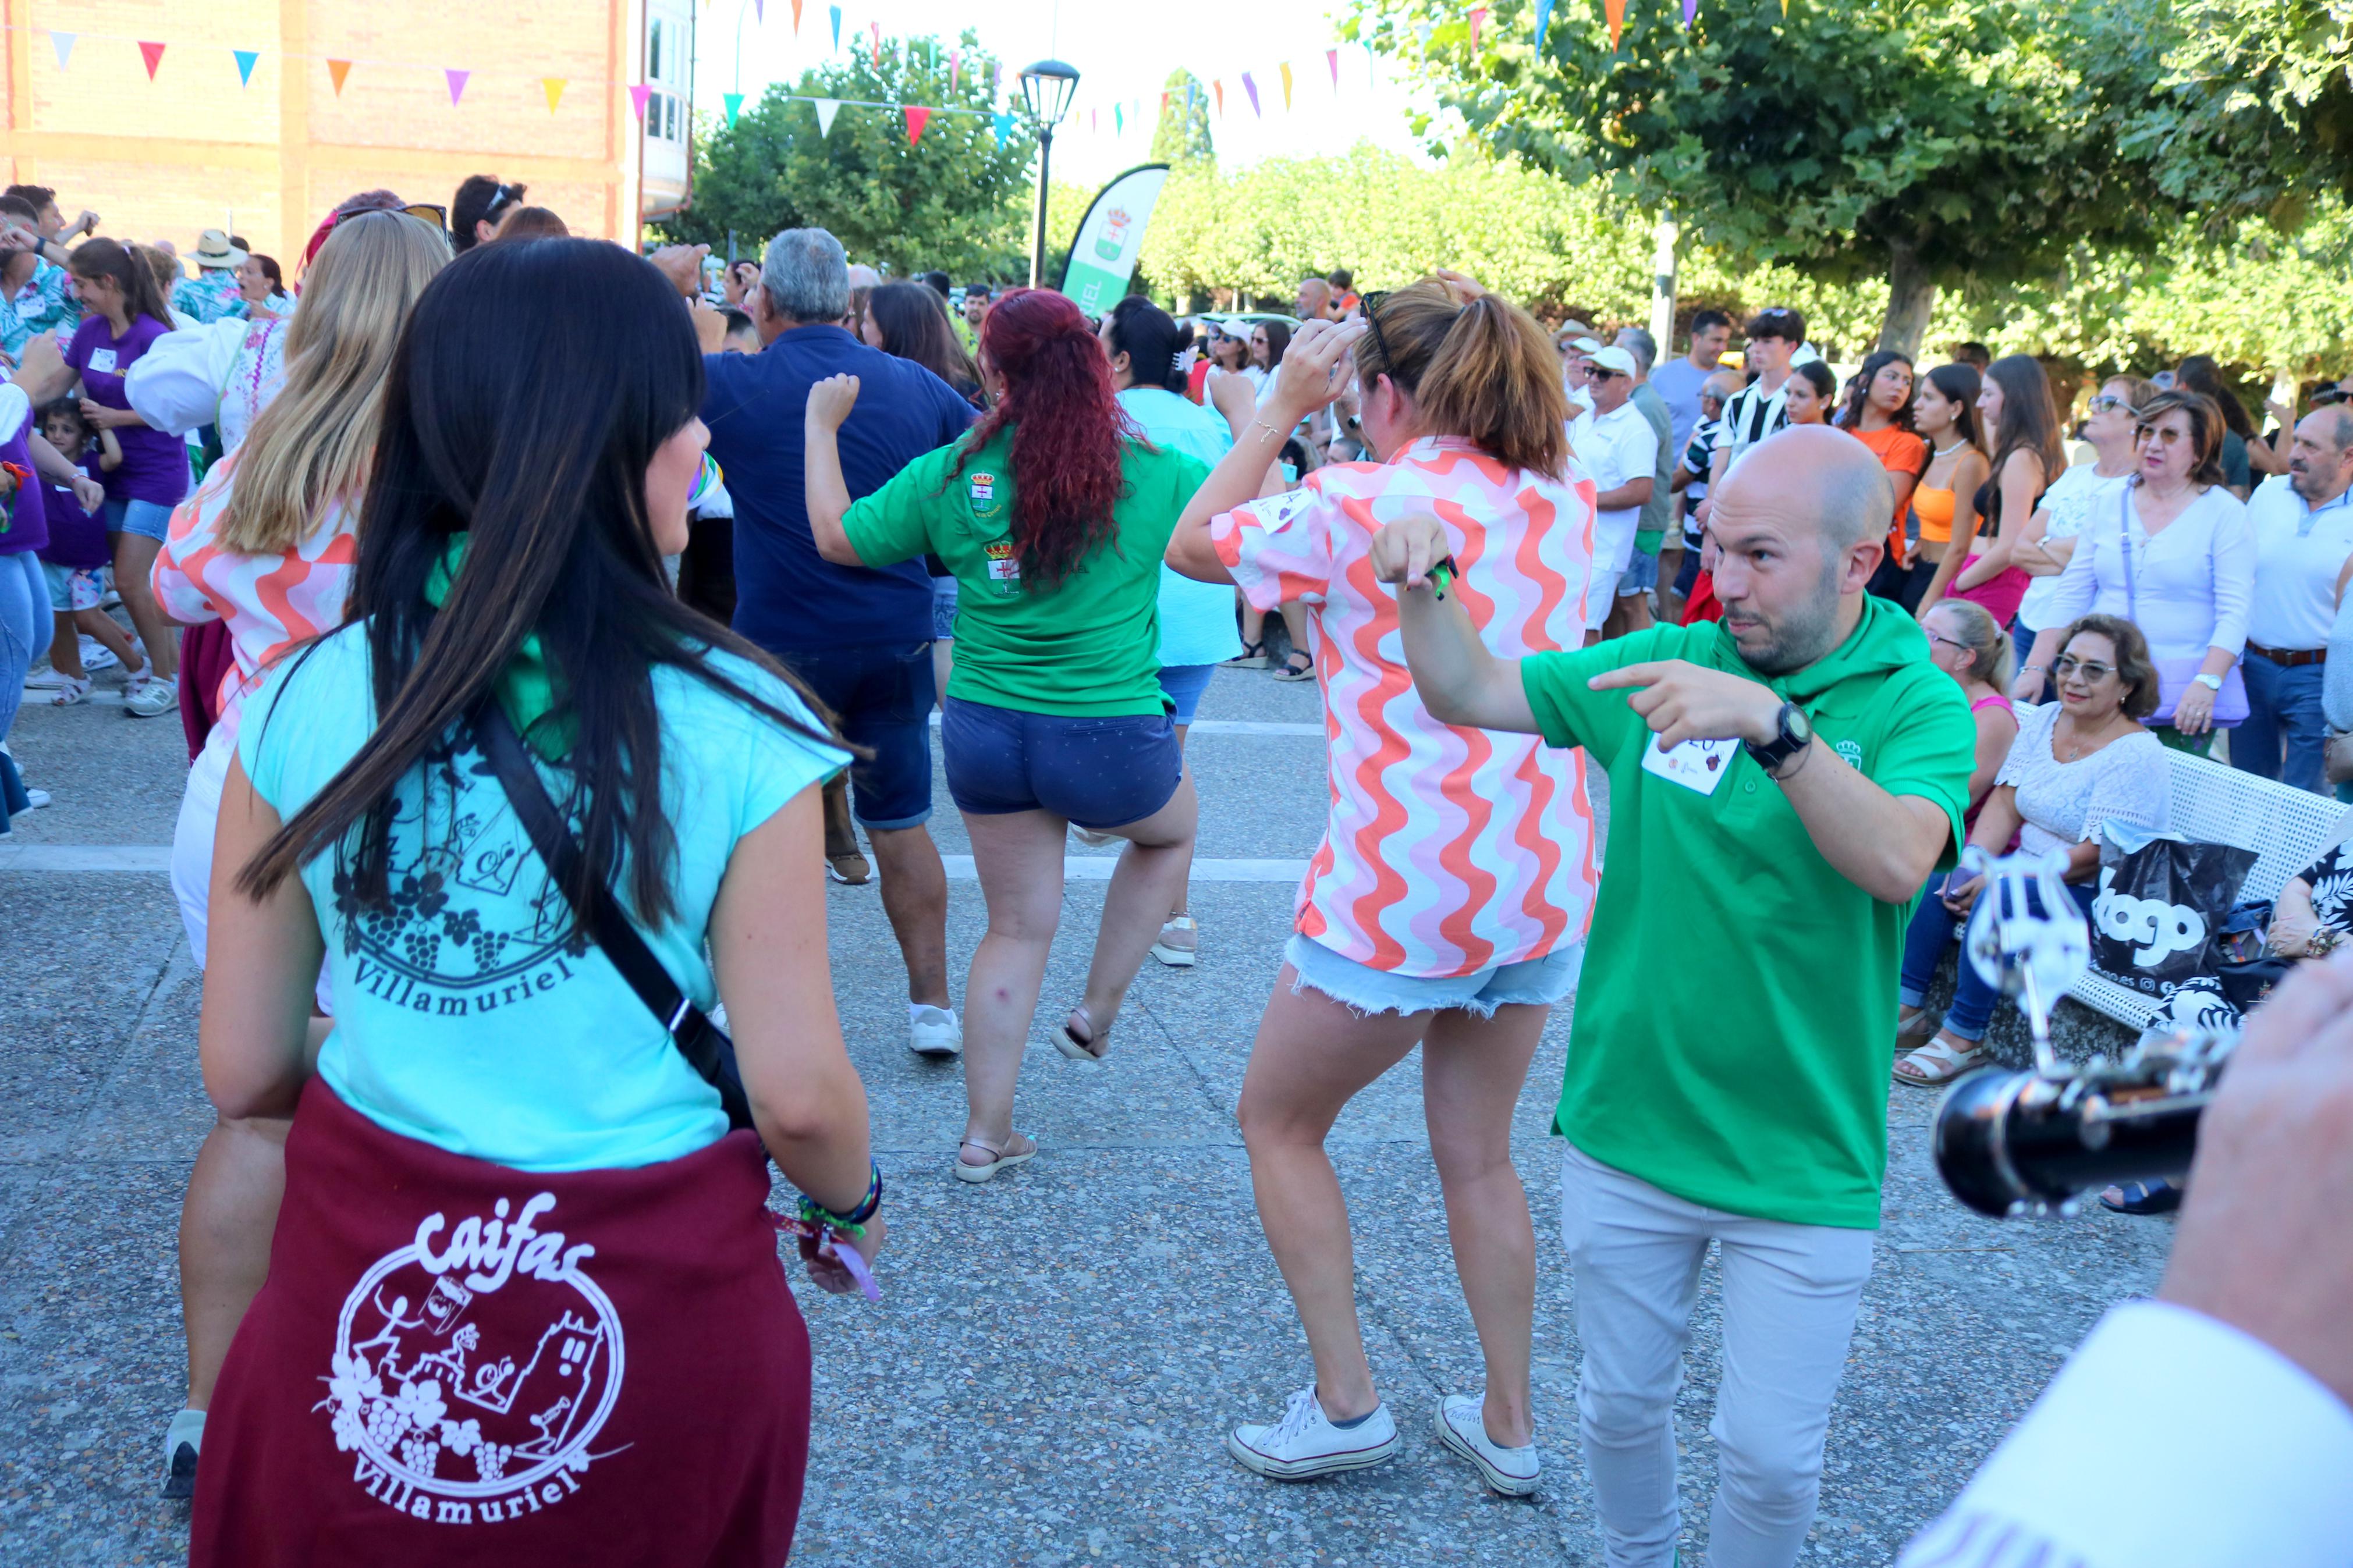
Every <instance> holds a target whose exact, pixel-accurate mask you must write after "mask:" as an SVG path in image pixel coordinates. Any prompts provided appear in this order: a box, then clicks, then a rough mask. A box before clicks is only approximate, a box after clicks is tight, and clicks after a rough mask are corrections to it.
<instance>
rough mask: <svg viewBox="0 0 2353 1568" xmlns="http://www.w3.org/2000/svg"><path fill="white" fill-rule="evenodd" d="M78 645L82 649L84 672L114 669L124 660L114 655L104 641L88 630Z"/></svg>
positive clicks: (82, 635)
mask: <svg viewBox="0 0 2353 1568" xmlns="http://www.w3.org/2000/svg"><path fill="white" fill-rule="evenodd" d="M76 646H77V647H79V648H80V649H81V668H82V672H83V673H84V674H88V673H89V672H90V671H91V670H93V669H112V668H114V667H115V666H116V665H118V664H120V663H121V662H122V661H121V659H118V658H115V657H114V654H113V651H112V650H111V649H110V648H109V647H107V646H106V645H105V644H104V643H102V642H100V641H99V640H98V639H97V638H96V637H92V636H90V634H89V633H88V632H84V633H82V634H81V641H80V642H79V644H77V645H76Z"/></svg>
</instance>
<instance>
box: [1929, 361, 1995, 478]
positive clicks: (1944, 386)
mask: <svg viewBox="0 0 2353 1568" xmlns="http://www.w3.org/2000/svg"><path fill="white" fill-rule="evenodd" d="M1921 379H1923V380H1925V381H1926V382H1927V384H1929V385H1931V386H1933V387H1935V388H1936V395H1937V396H1939V397H1941V398H1943V399H1944V400H1945V401H1946V402H1947V403H1957V404H1959V405H1961V412H1960V416H1959V417H1958V418H1957V419H1955V420H1954V421H1953V428H1954V429H1956V430H1958V431H1959V432H1960V433H1961V439H1962V440H1964V441H1967V442H1968V444H1969V445H1970V446H1972V447H1975V446H1978V445H1979V444H1980V443H1979V442H1978V393H1980V392H1983V391H1984V390H1985V382H1984V380H1983V379H1982V378H1980V377H1979V376H1978V372H1977V367H1976V366H1975V365H1968V364H1962V363H1958V362H1956V363H1952V364H1940V365H1938V366H1937V367H1936V369H1934V370H1932V371H1930V372H1929V373H1928V374H1926V376H1924V377H1922V378H1921ZM1914 395H1915V396H1917V395H1918V393H1917V392H1915V393H1914ZM1931 460H1932V461H1933V460H1934V458H1933V455H1932V457H1931ZM1922 471H1923V472H1924V473H1925V472H1926V469H1923V470H1922Z"/></svg>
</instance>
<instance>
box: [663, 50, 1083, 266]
mask: <svg viewBox="0 0 2353 1568" xmlns="http://www.w3.org/2000/svg"><path fill="white" fill-rule="evenodd" d="M992 64H993V58H992V57H991V56H990V55H988V54H987V52H986V51H985V50H983V49H981V48H979V47H977V45H976V41H975V37H974V35H973V34H971V33H969V32H967V33H966V34H965V36H964V39H963V61H962V71H961V74H960V78H959V80H958V81H957V83H956V85H955V86H953V87H952V86H951V85H950V84H949V77H950V74H951V73H950V68H949V60H948V51H947V50H946V49H945V48H944V47H941V45H940V44H939V42H938V41H937V40H935V39H928V38H927V39H917V40H908V39H900V38H886V39H884V40H883V41H882V46H881V64H880V65H879V66H877V65H876V64H875V63H874V61H873V59H872V58H871V55H870V54H869V53H868V52H867V51H865V50H853V51H851V52H850V53H849V55H847V56H845V57H843V58H840V59H839V60H835V61H832V62H829V63H828V64H827V65H825V66H823V67H820V68H818V69H816V70H812V71H808V72H805V73H804V74H803V75H802V77H801V79H799V80H798V81H797V82H796V83H794V84H793V85H792V86H791V87H789V88H786V87H785V86H784V85H782V84H779V85H778V86H776V87H774V88H771V89H769V91H768V92H767V93H766V95H765V96H764V97H763V98H762V99H761V100H760V101H759V103H758V104H757V105H755V106H753V107H750V108H747V109H745V110H744V111H743V112H742V113H741V114H740V115H739V116H738V117H737V119H736V121H735V124H734V125H733V127H732V128H730V127H724V126H714V127H708V128H706V132H705V134H704V135H702V137H701V138H700V144H699V146H698V148H697V151H696V158H695V171H694V201H693V205H691V206H690V207H689V208H688V209H687V210H686V211H684V212H682V213H681V214H679V215H678V216H677V217H676V218H675V219H674V220H672V221H671V222H670V224H668V225H667V226H666V229H667V232H668V233H669V235H670V237H673V238H677V239H681V240H686V241H689V242H695V241H700V242H703V243H707V244H712V245H718V244H721V243H723V241H724V240H725V238H726V234H727V231H728V230H729V229H731V228H732V229H733V230H735V231H736V235H737V237H738V240H739V242H744V241H749V242H752V243H756V242H757V241H759V240H764V239H765V238H766V237H768V236H769V235H772V234H775V233H776V231H778V230H779V229H786V228H801V227H809V226H815V227H820V228H825V229H828V230H830V231H831V232H832V233H833V235H834V237H836V238H838V239H839V240H840V241H841V243H842V245H843V247H844V248H846V249H847V250H848V251H849V254H850V256H851V258H853V259H855V260H859V261H864V262H869V263H872V264H874V265H877V266H881V267H884V268H888V269H890V270H892V271H894V272H897V273H899V274H901V275H902V276H903V275H905V274H908V273H911V272H916V271H921V270H923V269H925V268H934V267H937V268H945V269H947V270H948V271H950V272H952V273H954V274H955V275H956V276H957V277H959V278H963V277H968V276H980V275H984V274H986V275H989V276H994V277H999V278H1009V277H1013V276H1016V275H1017V274H1018V275H1019V276H1023V277H1026V276H1027V275H1028V268H1027V264H1026V261H1024V260H1023V258H1026V257H1027V255H1028V252H1029V245H1028V235H1029V205H1028V202H1029V195H1030V192H1031V189H1032V186H1031V185H1030V183H1029V181H1030V171H1031V169H1032V168H1033V167H1034V160H1035V158H1036V156H1037V142H1036V139H1035V137H1034V136H1032V135H1031V134H1030V132H1029V130H1028V129H1027V128H1026V126H1025V125H1024V123H1023V122H1022V121H1020V120H1018V119H1016V120H1015V121H1014V122H1013V127H1012V129H1011V131H1010V132H1008V134H1007V136H1006V138H1005V142H1004V143H1003V144H1002V145H999V144H998V142H997V133H996V129H995V125H994V124H993V122H992V121H991V119H990V110H992V109H993V108H994V107H995V106H994V104H993V102H992V100H991V97H990V91H989V85H988V83H989V73H990V68H991V66H992ZM812 98H822V99H831V100H839V101H840V103H841V106H842V107H841V108H840V110H839V111H838V112H837V114H836V115H835V117H834V121H833V125H832V128H831V130H830V132H828V131H827V130H825V129H824V127H823V126H822V125H821V123H820V121H819V119H818V106H817V105H816V104H815V103H811V102H807V101H805V100H807V99H812ZM901 104H921V105H930V106H935V107H939V108H957V109H963V110H969V111H971V112H965V113H935V114H934V115H932V116H931V117H930V119H929V121H927V122H926V123H925V124H924V125H923V133H922V135H921V136H920V137H919V138H913V139H911V138H910V136H909V126H908V121H907V117H906V115H905V114H904V113H903V112H902V110H901V109H900V108H898V107H897V106H898V105H901ZM1064 243H1066V244H1067V240H1065V241H1064Z"/></svg>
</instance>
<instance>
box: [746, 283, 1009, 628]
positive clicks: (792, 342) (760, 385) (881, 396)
mask: <svg viewBox="0 0 2353 1568" xmlns="http://www.w3.org/2000/svg"><path fill="white" fill-rule="evenodd" d="M702 366H703V374H704V376H705V377H706V378H707V380H708V383H709V390H708V391H707V392H706V393H705V394H704V395H703V400H702V422H703V423H704V424H705V425H707V426H710V427H711V455H712V457H714V458H718V459H719V466H720V468H723V469H724V470H725V471H726V475H727V494H728V496H729V497H730V498H731V499H732V500H733V501H734V503H735V629H736V630H737V631H739V632H741V633H743V634H744V636H745V637H749V638H751V639H752V641H754V642H755V643H757V644H759V645H760V646H761V647H764V648H766V649H767V650H768V651H769V652H771V653H775V654H779V655H782V654H786V653H791V652H796V651H800V650H804V649H809V648H828V647H877V646H881V645H885V644H891V643H919V642H929V641H931V640H932V580H931V578H930V576H929V575H928V574H926V573H925V572H924V570H923V563H922V562H921V561H909V562H902V563H900V564H898V565H896V566H886V567H883V568H881V570H879V571H874V570H869V569H868V568H866V567H862V566H836V565H835V564H833V563H831V562H829V561H828V560H826V559H825V558H824V557H823V556H821V555H819V554H818V552H817V541H816V539H815V538H814V537H813V536H812V535H811V534H810V532H809V521H808V502H807V491H806V490H804V489H803V488H802V472H801V465H802V445H801V436H802V421H803V418H804V416H805V415H806V414H807V409H808V392H809V388H810V387H811V386H813V385H815V384H817V383H818V382H820V381H823V380H824V379H825V378H826V377H827V376H829V375H841V374H849V375H854V376H856V377H858V380H859V391H858V405H857V406H856V407H855V408H853V409H851V410H850V411H849V418H848V419H847V420H845V421H843V423H842V426H841V436H840V440H841V477H842V478H843V479H844V480H846V481H847V482H848V484H849V499H850V500H858V499H859V498H860V496H865V495H870V494H871V493H872V492H874V491H876V490H879V489H881V488H882V487H883V486H884V485H886V484H888V483H889V482H890V481H891V480H892V479H893V478H894V477H896V476H897V474H898V472H899V470H900V469H902V468H905V467H906V466H907V465H908V464H909V463H911V462H913V461H914V460H915V459H916V458H920V457H922V456H923V454H924V453H926V452H929V451H933V450H934V449H936V448H938V447H944V446H945V445H946V444H947V443H949V442H950V441H953V440H955V438H956V437H959V436H961V435H963V434H964V432H965V428H966V427H967V426H970V425H971V424H972V422H973V420H974V419H975V418H976V414H975V413H974V411H973V406H972V405H971V404H969V403H966V402H965V400H964V399H963V398H961V397H958V396H957V395H955V388H953V387H951V386H950V385H948V384H947V383H946V382H944V381H942V380H941V379H940V378H939V377H938V376H936V375H934V374H932V373H931V372H930V371H928V370H925V369H924V368H923V366H922V365H919V364H916V363H913V361H911V360H903V359H894V358H892V356H891V355H889V354H886V353H883V352H882V351H881V350H880V349H870V348H868V347H867V346H866V345H865V344H864V343H861V342H859V341H858V340H857V339H855V338H853V337H851V336H850V335H849V333H848V332H846V331H842V330H841V329H840V328H839V327H834V326H815V327H794V328H792V329H791V330H790V331H785V332H782V333H779V334H778V335H777V337H776V342H772V343H770V344H769V345H768V346H767V348H766V349H765V350H764V351H763V352H761V353H756V354H733V353H722V354H706V355H704V356H703V361H702Z"/></svg>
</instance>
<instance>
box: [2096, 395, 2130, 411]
mask: <svg viewBox="0 0 2353 1568" xmlns="http://www.w3.org/2000/svg"><path fill="white" fill-rule="evenodd" d="M2088 406H2089V407H2090V409H2091V411H2092V412H2093V413H2094V414H2114V413H2115V412H2116V410H2118V409H2119V408H2124V409H2129V408H2130V407H2131V406H2132V405H2131V404H2129V403H2127V402H2126V401H2125V400H2124V399H2123V398H2121V397H2117V396H2115V395H2112V394H2109V393H2105V392H2103V393H2101V394H2100V395H2098V396H2097V397H2094V398H2093V399H2092V401H2091V403H2090V404H2089V405H2088Z"/></svg>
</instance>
